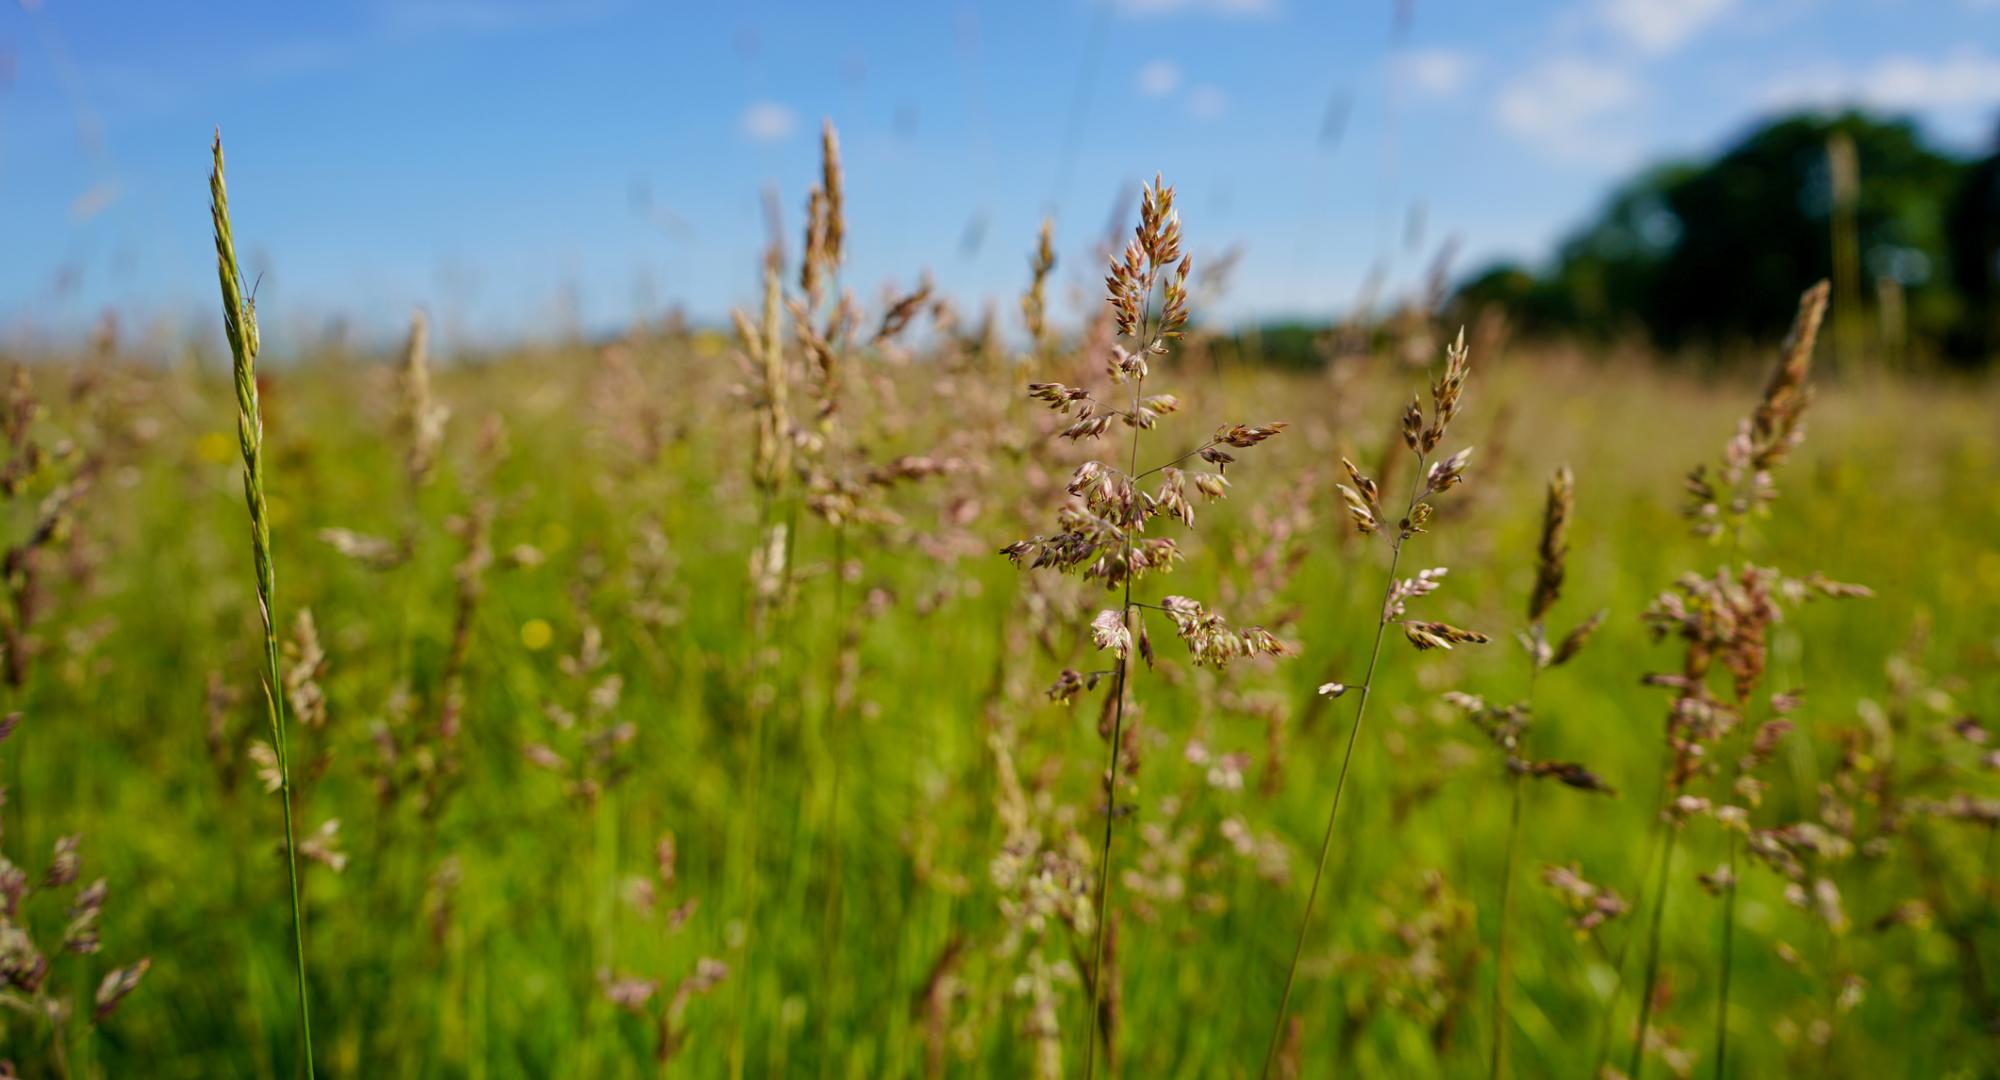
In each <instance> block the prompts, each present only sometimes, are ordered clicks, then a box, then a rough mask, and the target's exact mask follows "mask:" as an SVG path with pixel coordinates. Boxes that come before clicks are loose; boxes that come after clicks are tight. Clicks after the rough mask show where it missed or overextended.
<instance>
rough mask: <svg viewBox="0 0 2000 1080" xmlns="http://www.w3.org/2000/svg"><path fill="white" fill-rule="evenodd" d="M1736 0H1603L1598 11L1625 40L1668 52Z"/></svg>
mask: <svg viewBox="0 0 2000 1080" xmlns="http://www.w3.org/2000/svg"><path fill="white" fill-rule="evenodd" d="M1735 7H1736V0H1602V2H1601V3H1600V5H1599V7H1598V10H1597V14H1598V17H1599V18H1600V19H1601V20H1603V22H1604V24H1605V25H1606V26H1608V27H1610V28H1611V30H1612V31H1613V32H1615V33H1616V34H1618V35H1619V36H1620V37H1622V38H1624V39H1625V40H1626V41H1628V42H1630V43H1632V44H1633V45H1636V46H1638V47H1639V48H1640V49H1641V50H1643V51H1645V52H1649V53H1653V54H1656V55H1658V54H1663V53H1670V52H1672V51H1674V50H1675V49H1678V48H1680V47H1681V46H1682V45H1683V44H1685V43H1686V42H1687V41H1688V39H1690V38H1692V37H1694V36H1695V35H1696V34H1699V33H1701V32H1702V31H1703V30H1706V29H1708V27H1709V26H1710V25H1712V24H1713V23H1714V22H1715V21H1716V20H1718V19H1720V18H1722V17H1723V16H1725V15H1727V14H1729V13H1730V11H1731V9H1733V8H1735Z"/></svg>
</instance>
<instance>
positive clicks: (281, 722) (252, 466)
mask: <svg viewBox="0 0 2000 1080" xmlns="http://www.w3.org/2000/svg"><path fill="white" fill-rule="evenodd" d="M214 154H215V171H214V172H212V173H210V174H209V177H208V191H209V200H210V201H209V211H210V215H211V216H212V217H213V218H214V222H215V259H216V273H217V276H218V278H219V279H220V281H221V286H222V326H223V330H224V332H225V333H226V334H227V335H228V337H229V354H230V358H231V361H232V365H233V368H234V373H235V382H236V434H237V441H238V443H239V445H240V447H241V449H242V451H243V500H244V504H245V505H246V507H247V508H248V509H249V512H250V548H251V554H252V561H253V563H254V564H255V566H256V572H257V610H258V614H259V615H260V616H261V617H262V619H263V624H264V659H265V670H264V677H263V682H264V710H265V713H266V715H267V716H268V717H269V718H270V721H271V747H272V750H273V751H274V752H275V753H276V754H277V758H278V778H279V784H278V791H279V794H280V795H281V796H282V798H283V802H284V813H285V869H286V872H287V874H288V875H289V877H290V880H291V892H292V947H293V956H294V959H295V961H296V964H297V975H298V985H299V1041H300V1045H301V1048H302V1049H303V1051H304V1053H305V1064H306V1076H307V1077H309V1078H310V1077H311V1076H313V1075H314V1074H313V1049H312V1007H311V1004H310V1001H309V1000H308V999H309V995H308V993H307V990H306V929H305V910H304V906H303V905H302V904H301V903H300V900H299V859H298V840H297V837H296V835H295V834H294V826H293V823H292V777H291V765H290V759H289V758H288V756H287V753H286V748H285V705H284V694H283V693H282V692H281V691H280V690H279V689H278V687H279V686H280V685H281V679H282V675H281V673H280V671H279V667H278V633H277V628H276V626H275V624H274V621H273V615H272V612H273V605H274V604H275V602H276V601H275V599H274V592H275V586H276V574H275V570H274V567H273V564H272V560H271V521H270V516H269V513H268V511H267V508H266V506H265V501H264V416H263V411H262V409H261V408H260V407H259V403H258V400H257V372H256V365H257V353H258V347H259V345H260V344H261V342H260V340H259V337H258V334H257V306H256V301H255V300H254V299H252V298H246V297H245V296H244V295H243V275H242V271H241V270H239V269H238V267H237V263H236V239H235V236H234V234H233V233H232V231H231V229H230V225H229V192H228V189H227V187H226V186H225V185H224V183H223V178H222V132H221V131H219V130H218V131H217V132H216V133H215V144H214Z"/></svg>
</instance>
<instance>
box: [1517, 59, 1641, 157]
mask: <svg viewBox="0 0 2000 1080" xmlns="http://www.w3.org/2000/svg"><path fill="white" fill-rule="evenodd" d="M1640 96H1641V91H1640V87H1639V83H1638V81H1637V80H1635V79H1634V78H1633V77H1632V75H1631V73H1630V71H1629V70H1627V69H1626V68H1624V67H1620V66H1617V65H1614V64H1606V63H1600V62H1598V61H1594V60H1586V59H1582V58H1580V57H1573V56H1571V57H1560V58H1558V59H1555V60H1551V61H1548V62H1546V63H1544V64H1542V65H1540V66H1538V67H1535V68H1532V69H1530V70H1529V71H1527V72H1526V73H1525V74H1523V75H1521V76H1520V77H1519V78H1516V79H1514V80H1513V81H1512V82H1509V83H1508V84H1507V85H1505V86H1503V87H1501V88H1500V94H1499V97H1498V99H1497V100H1496V101H1495V104H1494V115H1495V117H1496V118H1497V119H1498V120H1499V122H1500V126H1501V127H1502V128H1503V129H1505V130H1506V131H1507V132H1508V133H1510V134H1512V135H1514V136H1515V137H1516V138H1519V139H1521V140H1522V141H1524V142H1526V143H1528V144H1530V145H1532V146H1534V147H1536V148H1537V149H1540V150H1541V151H1543V152H1544V153H1547V154H1549V155H1550V156H1552V157H1555V158H1557V159H1560V160H1565V161H1573V162H1583V163H1588V164H1595V165H1605V166H1622V165H1625V164H1628V163H1629V162H1630V161H1631V159H1632V158H1633V156H1634V155H1635V154H1636V153H1637V152H1638V150H1639V149H1640V147H1639V146H1638V144H1637V142H1636V140H1635V138H1634V136H1633V133H1632V132H1631V131H1630V130H1628V129H1622V128H1619V127H1616V126H1613V125H1612V124H1610V123H1609V121H1610V120H1612V119H1613V118H1614V117H1615V116H1616V115H1617V114H1618V113H1620V112H1621V111H1624V110H1625V109H1627V108H1628V107H1629V106H1631V105H1633V104H1635V103H1636V102H1638V100H1639V98H1640Z"/></svg>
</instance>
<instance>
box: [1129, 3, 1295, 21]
mask: <svg viewBox="0 0 2000 1080" xmlns="http://www.w3.org/2000/svg"><path fill="white" fill-rule="evenodd" d="M1116 2H1117V4H1118V10H1119V11H1121V12H1123V13H1125V14H1126V15H1129V16H1132V17H1134V18H1151V17H1153V16H1157V15H1222V16H1226V17H1229V18H1239V19H1240V18H1259V17H1263V16H1266V15H1275V14H1277V13H1278V0H1116Z"/></svg>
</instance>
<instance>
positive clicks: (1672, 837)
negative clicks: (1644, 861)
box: [1625, 822, 1681, 1080]
mask: <svg viewBox="0 0 2000 1080" xmlns="http://www.w3.org/2000/svg"><path fill="white" fill-rule="evenodd" d="M1662 827H1663V828H1665V829H1666V830H1667V833H1666V842H1665V848H1664V850H1663V851H1662V852H1661V853H1660V877H1659V880H1658V881H1657V882H1656V883H1655V884H1654V886H1653V918H1652V920H1651V921H1650V922H1649V923H1648V924H1647V926H1646V974H1645V977H1644V978H1643V979H1641V980H1640V983H1639V1029H1638V1031H1637V1032H1636V1033H1635V1034H1634V1035H1633V1037H1632V1061H1631V1064H1630V1065H1629V1066H1628V1067H1627V1068H1626V1070H1625V1075H1626V1076H1627V1077H1629V1078H1630V1080H1640V1076H1641V1075H1642V1070H1643V1069H1644V1067H1645V1064H1646V1029H1647V1027H1648V1026H1649V1025H1650V1024H1651V1022H1652V1019H1653V990H1654V988H1655V987H1656V986H1657V985H1658V984H1659V978H1660V928H1661V925H1662V924H1663V923H1664V922H1665V921H1666V913H1667V883H1668V882H1669V881H1671V880H1672V879H1673V870H1674V847H1675V845H1676V843H1677V842H1678V841H1679V840H1680V836H1681V830H1680V826H1679V825H1678V824H1677V823H1673V822H1669V823H1667V824H1665V825H1663V826H1662Z"/></svg>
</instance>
